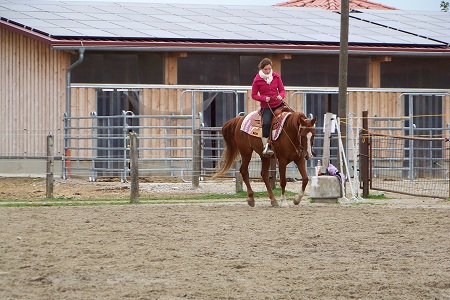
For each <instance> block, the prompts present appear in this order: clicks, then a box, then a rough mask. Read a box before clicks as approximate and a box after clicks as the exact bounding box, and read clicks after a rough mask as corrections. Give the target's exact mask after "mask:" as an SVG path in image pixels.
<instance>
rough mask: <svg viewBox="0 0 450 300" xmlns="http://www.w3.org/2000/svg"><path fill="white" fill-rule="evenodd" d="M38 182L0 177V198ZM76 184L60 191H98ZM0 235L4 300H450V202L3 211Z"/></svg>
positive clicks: (35, 189) (37, 187) (150, 189)
mask: <svg viewBox="0 0 450 300" xmlns="http://www.w3.org/2000/svg"><path fill="white" fill-rule="evenodd" d="M29 180H30V181H29V182H27V183H26V184H24V185H23V186H20V184H19V182H23V180H22V181H20V180H19V181H17V182H15V183H11V182H9V185H8V184H7V185H8V187H10V186H11V185H16V186H15V189H16V191H17V192H16V194H14V193H13V192H11V191H10V190H9V189H8V190H7V189H6V188H5V183H7V181H8V180H6V179H5V180H0V191H1V192H0V196H1V197H0V199H1V201H3V202H4V201H9V202H11V201H12V202H14V201H21V200H20V199H26V197H25V196H24V195H23V194H27V193H25V192H23V191H22V190H23V189H26V190H27V191H28V194H33V195H34V196H37V195H38V196H39V197H42V195H45V189H44V192H42V191H41V190H42V185H41V184H42V183H41V182H40V180H37V179H29ZM33 184H34V186H33ZM97 184H98V185H97ZM61 185H62V186H63V187H64V189H63V188H62V187H60V186H61ZM72 185H73V184H72V183H68V182H66V183H60V184H59V186H58V187H57V188H55V194H56V195H57V196H58V197H60V198H71V197H83V193H89V192H88V191H87V188H79V189H78V190H76V189H74V190H71V188H69V186H72ZM78 185H80V183H78ZM88 186H89V187H90V188H93V187H94V189H95V190H99V193H103V195H108V194H109V193H113V194H115V195H116V196H117V195H118V194H120V191H122V196H123V195H125V196H123V197H126V196H127V193H129V191H128V192H127V189H126V188H124V186H126V185H124V184H121V183H107V184H106V185H105V184H102V183H91V184H90V185H88ZM106 186H108V187H109V189H112V190H113V191H109V189H107V188H105V187H106ZM114 186H115V187H116V188H117V189H116V188H113V187H114ZM170 186H176V185H174V184H171V185H170ZM203 186H204V188H203V189H200V191H198V190H197V191H190V192H191V193H200V192H205V191H206V190H207V188H206V186H208V185H207V184H204V185H203ZM213 187H214V186H213ZM161 188H162V189H165V190H167V189H168V185H164V184H155V183H149V184H148V186H147V187H146V188H145V191H143V192H142V193H148V194H151V193H161V190H158V189H161ZM185 188H186V187H185V185H181V187H172V192H174V193H177V192H180V193H182V194H186V191H183V189H185ZM215 188H216V189H217V188H218V185H217V184H216V185H215ZM60 189H61V191H64V193H63V192H60ZM255 189H256V188H255ZM19 190H20V192H19ZM41 193H44V194H42V195H41ZM76 193H79V194H81V195H79V194H76ZM12 197H13V198H12ZM14 197H15V198H14ZM84 197H86V195H84ZM31 198H32V197H31ZM31 198H29V199H31ZM0 227H1V229H2V230H1V231H0V299H94V298H96V299H450V255H449V251H450V232H449V228H450V205H449V202H448V201H443V200H439V199H420V198H417V199H412V198H400V197H399V198H391V199H389V200H376V201H366V202H365V203H362V204H357V205H356V204H318V203H310V202H309V201H307V199H305V200H304V201H302V202H301V204H300V205H299V206H293V205H291V206H290V207H289V208H272V207H270V204H269V201H268V200H267V199H260V200H259V201H258V200H257V205H256V207H254V208H251V207H248V206H247V204H246V203H245V200H244V199H236V200H234V201H228V202H227V201H225V202H219V201H210V202H205V203H196V204H192V203H190V204H184V205H180V204H139V205H132V204H127V205H105V206H98V205H96V206H79V207H78V206H40V207H0Z"/></svg>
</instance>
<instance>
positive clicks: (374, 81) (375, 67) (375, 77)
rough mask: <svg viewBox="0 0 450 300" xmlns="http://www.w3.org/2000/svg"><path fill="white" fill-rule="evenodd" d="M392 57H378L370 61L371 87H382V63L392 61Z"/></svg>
mask: <svg viewBox="0 0 450 300" xmlns="http://www.w3.org/2000/svg"><path fill="white" fill-rule="evenodd" d="M391 60H392V57H391V56H376V57H372V58H371V59H370V64H369V76H368V77H369V87H371V88H379V87H381V68H380V64H381V63H382V62H388V61H391Z"/></svg>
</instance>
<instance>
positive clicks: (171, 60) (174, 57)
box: [164, 52, 187, 85]
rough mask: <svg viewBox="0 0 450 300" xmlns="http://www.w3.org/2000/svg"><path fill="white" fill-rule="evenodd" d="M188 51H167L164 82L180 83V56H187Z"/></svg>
mask: <svg viewBox="0 0 450 300" xmlns="http://www.w3.org/2000/svg"><path fill="white" fill-rule="evenodd" d="M186 56H187V53H186V52H174V53H167V54H166V55H165V59H164V84H170V85H174V84H177V83H178V58H179V57H186Z"/></svg>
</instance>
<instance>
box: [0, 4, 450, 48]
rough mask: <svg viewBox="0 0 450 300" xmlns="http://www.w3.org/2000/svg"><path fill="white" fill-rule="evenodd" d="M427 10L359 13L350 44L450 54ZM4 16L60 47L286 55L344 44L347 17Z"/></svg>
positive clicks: (234, 9) (202, 9)
mask: <svg viewBox="0 0 450 300" xmlns="http://www.w3.org/2000/svg"><path fill="white" fill-rule="evenodd" d="M136 1H138V0H136ZM180 1H181V0H180ZM394 13H395V14H394ZM421 13H422V14H418V13H416V12H409V11H399V10H395V11H390V10H360V12H354V13H351V14H350V15H351V17H350V18H351V19H350V33H349V45H353V46H360V47H367V46H371V47H375V48H376V47H397V48H398V47H400V48H399V49H403V50H405V49H410V48H413V49H416V48H423V47H425V48H439V49H440V51H442V50H444V51H449V49H448V47H447V44H448V42H450V32H449V30H450V29H449V24H450V19H449V18H450V14H448V13H447V14H446V13H432V12H430V13H426V12H425V13H424V12H421ZM0 17H1V20H0V26H4V27H8V28H9V29H12V30H15V31H19V32H20V33H21V34H24V35H27V36H30V37H33V38H37V39H40V40H42V41H45V42H48V43H50V44H51V45H53V46H55V47H57V46H60V47H68V46H74V47H75V46H81V45H82V46H89V45H90V46H92V47H93V46H96V47H105V49H106V48H107V47H147V48H151V47H153V48H158V47H168V49H169V48H170V49H172V48H174V47H175V48H176V47H184V49H189V48H197V47H198V48H202V49H203V48H205V49H212V48H217V49H222V50H224V49H227V51H228V49H229V48H233V47H236V48H237V49H238V50H237V51H239V49H240V50H242V49H250V50H252V51H255V50H257V49H258V47H260V48H261V50H262V51H264V49H275V48H276V49H280V51H281V50H282V49H286V50H289V49H305V48H306V49H308V48H311V47H313V46H314V47H318V48H323V47H324V46H326V45H328V46H330V45H331V46H333V45H334V46H335V47H336V46H338V45H339V39H340V15H339V14H338V13H336V12H332V11H328V10H323V9H320V8H299V7H279V6H254V5H252V6H249V5H196V4H167V3H138V2H79V1H45V0H34V1H28V0H0ZM425 21H426V22H425ZM425 23H426V24H425Z"/></svg>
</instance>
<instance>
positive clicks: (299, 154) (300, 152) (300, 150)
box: [269, 100, 307, 156]
mask: <svg viewBox="0 0 450 300" xmlns="http://www.w3.org/2000/svg"><path fill="white" fill-rule="evenodd" d="M281 102H283V104H284V105H285V106H286V107H287V108H289V109H290V110H291V111H292V112H295V111H294V110H293V109H292V107H290V106H289V105H288V104H287V103H286V102H284V101H283V100H281ZM269 109H270V111H271V112H272V116H274V117H275V118H276V119H277V122H278V126H281V122H280V120H279V118H278V116H276V115H275V113H274V111H273V109H272V107H269ZM302 127H303V126H302V124H300V126H299V127H298V131H297V139H298V141H299V144H300V147H299V148H298V149H297V147H295V144H294V142H293V141H292V139H291V137H290V136H289V135H288V134H287V133H286V131H285V130H284V126H283V127H282V128H281V131H285V133H286V136H287V138H288V139H289V141H290V142H291V145H292V146H293V147H294V149H295V152H296V153H297V155H298V156H301V155H302V154H303V146H302V139H301V138H302V136H301V135H300V131H301V130H302ZM305 128H307V127H305Z"/></svg>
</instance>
